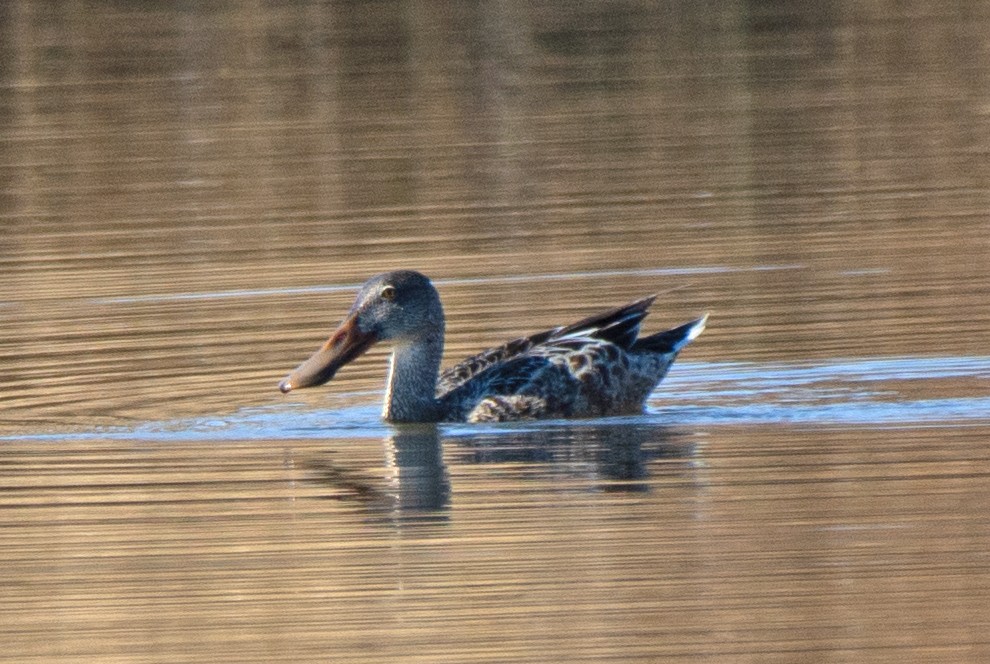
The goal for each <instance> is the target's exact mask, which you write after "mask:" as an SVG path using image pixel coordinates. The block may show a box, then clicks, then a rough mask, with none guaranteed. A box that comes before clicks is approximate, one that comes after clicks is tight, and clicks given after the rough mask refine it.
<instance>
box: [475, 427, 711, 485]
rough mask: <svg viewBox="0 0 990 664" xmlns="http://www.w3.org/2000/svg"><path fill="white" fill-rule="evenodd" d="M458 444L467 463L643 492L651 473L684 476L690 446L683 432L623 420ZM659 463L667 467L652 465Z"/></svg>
mask: <svg viewBox="0 0 990 664" xmlns="http://www.w3.org/2000/svg"><path fill="white" fill-rule="evenodd" d="M458 442H459V444H460V447H461V448H462V449H464V450H466V451H467V452H466V454H467V456H468V460H469V461H470V462H473V463H506V462H515V463H527V464H541V465H542V468H543V469H544V470H545V472H546V473H547V474H548V475H571V476H575V475H580V476H583V477H587V478H588V479H589V480H590V482H591V484H592V487H593V488H595V489H599V490H606V491H648V490H649V489H650V487H651V485H652V484H653V482H654V480H653V479H652V478H651V477H650V474H651V469H652V471H653V472H654V473H656V472H658V471H659V469H661V468H662V469H663V470H664V471H665V472H668V473H675V474H676V473H680V472H684V471H685V470H687V469H688V468H689V467H690V466H691V464H692V463H693V459H694V456H695V447H696V445H695V443H694V442H693V436H691V435H690V434H688V433H686V432H683V431H677V430H674V429H669V428H666V427H662V426H657V425H656V424H652V423H649V424H638V423H625V422H622V423H612V422H610V423H605V424H599V423H590V422H588V423H581V424H575V425H567V426H555V427H545V428H544V427H541V428H537V429H533V430H520V431H511V430H509V431H504V430H502V431H494V432H490V433H487V434H482V435H478V436H472V437H470V438H464V439H462V440H460V441H458ZM660 460H671V461H672V463H670V464H669V465H657V462H658V461H660Z"/></svg>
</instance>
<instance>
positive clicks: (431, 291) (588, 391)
mask: <svg viewBox="0 0 990 664" xmlns="http://www.w3.org/2000/svg"><path fill="white" fill-rule="evenodd" d="M653 299H654V298H653V297H648V298H645V299H642V300H638V301H636V302H633V303H631V304H629V305H626V306H624V307H620V308H618V309H614V310H612V311H608V312H605V313H603V314H600V315H598V316H592V317H591V318H586V319H584V320H582V321H579V322H577V323H574V324H573V325H568V326H566V327H557V328H554V329H552V330H547V331H546V332H541V333H539V334H534V335H532V336H528V337H521V338H519V339H515V340H513V341H510V342H508V343H506V344H504V345H502V346H499V347H497V348H492V349H489V350H486V351H484V352H482V353H480V354H478V355H475V356H474V357H470V358H468V359H466V360H464V361H463V362H461V363H460V364H457V365H456V366H454V367H451V368H450V369H448V370H446V371H444V372H443V373H442V374H441V373H439V369H440V359H441V356H442V354H443V334H444V318H443V308H442V306H441V305H440V297H439V295H438V294H437V292H436V289H435V288H434V287H433V284H432V283H430V280H429V279H427V278H426V277H425V276H423V275H422V274H420V273H418V272H413V271H411V270H400V271H397V272H388V273H385V274H381V275H378V276H376V277H373V278H371V279H370V280H368V282H366V283H365V284H364V286H363V287H362V288H361V291H360V292H359V293H358V296H357V299H356V300H355V302H354V306H353V307H351V311H350V314H349V315H348V317H347V318H346V319H345V320H344V322H343V323H342V324H341V325H340V327H339V328H338V330H337V331H336V332H335V333H334V335H333V336H331V338H330V340H329V341H327V343H326V344H324V345H323V347H321V348H320V349H319V350H318V351H317V352H316V353H314V354H313V356H312V357H311V358H310V359H309V360H307V361H306V362H304V363H303V364H301V365H300V366H299V368H297V369H296V370H295V371H294V372H292V373H291V374H290V375H289V376H288V377H286V379H285V380H283V381H282V383H281V384H280V385H279V387H280V389H281V390H282V391H283V392H288V391H289V390H292V389H297V388H300V387H309V386H312V385H320V384H322V383H325V382H327V381H328V380H330V379H331V378H332V377H333V375H334V373H336V371H337V369H339V368H340V367H341V366H343V365H344V364H346V363H348V362H350V361H351V360H353V359H355V358H356V357H358V356H359V355H361V353H363V352H364V351H365V350H367V349H368V348H369V347H370V346H371V345H372V344H373V343H375V342H376V341H390V342H391V343H392V344H393V346H394V351H393V353H392V359H391V366H390V369H389V377H388V384H387V391H386V395H385V407H384V410H383V413H382V415H383V417H384V418H385V419H386V420H389V421H394V422H437V421H448V422H450V421H453V422H465V421H467V422H493V421H506V420H519V419H536V418H560V417H601V416H606V415H623V414H630V413H637V412H641V411H642V408H643V404H644V403H645V401H646V399H647V397H648V396H649V395H650V393H651V392H652V391H653V389H654V388H655V387H656V385H657V384H658V383H659V382H660V381H661V380H662V379H663V377H664V376H665V375H666V373H667V370H668V369H669V368H670V365H671V364H672V363H673V362H674V359H675V358H676V357H677V354H678V352H679V351H680V350H681V349H682V348H683V347H684V346H686V345H687V344H688V343H689V342H690V341H691V340H692V339H694V338H695V337H697V336H698V335H699V334H701V332H702V330H704V327H705V320H706V318H707V317H703V318H699V319H697V320H695V321H692V322H690V323H687V324H686V325H681V326H680V327H676V328H674V329H672V330H667V331H666V332H660V333H659V334H654V335H652V336H649V337H644V338H638V334H639V325H640V323H641V322H642V320H643V318H644V317H646V314H647V310H648V309H649V306H650V305H651V304H652V303H653Z"/></svg>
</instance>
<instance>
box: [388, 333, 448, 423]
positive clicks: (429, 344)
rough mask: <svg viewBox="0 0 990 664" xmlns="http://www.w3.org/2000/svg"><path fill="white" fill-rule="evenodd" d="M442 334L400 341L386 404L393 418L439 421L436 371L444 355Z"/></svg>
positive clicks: (413, 420)
mask: <svg viewBox="0 0 990 664" xmlns="http://www.w3.org/2000/svg"><path fill="white" fill-rule="evenodd" d="M442 339H443V337H442V333H441V336H440V338H436V337H433V338H429V339H417V340H415V341H411V342H407V343H402V344H397V345H396V346H395V348H394V350H393V351H392V359H391V361H390V363H389V370H388V384H387V386H386V389H385V408H384V410H383V411H382V417H383V418H385V419H386V420H388V421H390V422H436V421H437V420H439V419H440V414H441V413H440V412H439V408H438V406H437V399H436V396H435V395H436V389H437V375H438V373H439V372H440V359H441V357H442V356H443V340H442Z"/></svg>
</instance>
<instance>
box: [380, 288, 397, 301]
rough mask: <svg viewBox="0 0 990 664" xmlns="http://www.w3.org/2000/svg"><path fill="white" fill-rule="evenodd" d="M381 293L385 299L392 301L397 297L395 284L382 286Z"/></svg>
mask: <svg viewBox="0 0 990 664" xmlns="http://www.w3.org/2000/svg"><path fill="white" fill-rule="evenodd" d="M380 295H381V298H382V299H383V300H386V301H387V302H391V301H392V300H394V299H395V286H385V287H384V288H382V292H381V293H380Z"/></svg>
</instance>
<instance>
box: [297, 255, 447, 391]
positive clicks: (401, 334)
mask: <svg viewBox="0 0 990 664" xmlns="http://www.w3.org/2000/svg"><path fill="white" fill-rule="evenodd" d="M443 331H444V319H443V307H442V306H441V305H440V295H439V294H438V293H437V290H436V288H434V287H433V284H432V283H431V282H430V280H429V279H427V278H426V277H425V276H424V275H422V274H420V273H419V272H415V271H413V270H398V271H396V272H386V273H384V274H379V275H377V276H374V277H372V278H371V279H369V280H368V281H366V282H365V283H364V285H363V286H362V287H361V290H360V291H358V294H357V297H356V298H355V300H354V304H353V305H352V306H351V310H350V311H349V312H348V314H347V317H346V318H345V319H344V320H343V322H341V324H340V326H339V327H338V328H337V329H336V330H335V331H334V333H333V334H331V335H330V338H329V339H328V340H327V342H326V343H325V344H323V345H322V346H321V347H320V348H319V349H318V350H317V351H316V352H315V353H313V355H312V356H311V357H310V358H309V359H308V360H306V361H305V362H303V363H302V364H300V365H299V366H298V367H296V369H295V371H293V372H292V373H290V374H289V375H288V376H286V377H285V379H284V380H283V381H282V382H281V383H279V386H278V388H279V389H280V390H282V392H289V391H290V390H296V389H299V388H303V387H314V386H316V385H322V384H324V383H326V382H327V381H329V380H330V379H331V378H333V376H334V374H336V373H337V370H338V369H340V368H341V367H342V366H344V365H345V364H347V363H349V362H352V361H353V360H355V359H357V358H358V357H360V356H361V355H362V354H364V352H365V351H366V350H368V349H369V348H371V346H373V345H374V344H375V343H377V342H379V341H389V342H391V343H393V344H397V345H398V344H408V343H415V342H437V343H442V341H443Z"/></svg>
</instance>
